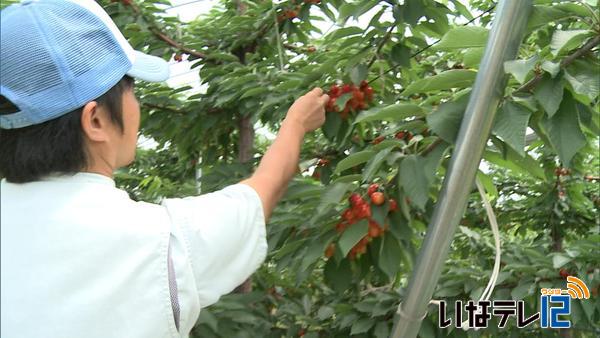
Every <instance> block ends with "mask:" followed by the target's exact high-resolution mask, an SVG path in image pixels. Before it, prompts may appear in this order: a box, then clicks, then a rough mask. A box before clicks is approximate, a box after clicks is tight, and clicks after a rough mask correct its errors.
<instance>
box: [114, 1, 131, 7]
mask: <svg viewBox="0 0 600 338" xmlns="http://www.w3.org/2000/svg"><path fill="white" fill-rule="evenodd" d="M110 2H121V3H123V5H125V6H129V5H131V0H110Z"/></svg>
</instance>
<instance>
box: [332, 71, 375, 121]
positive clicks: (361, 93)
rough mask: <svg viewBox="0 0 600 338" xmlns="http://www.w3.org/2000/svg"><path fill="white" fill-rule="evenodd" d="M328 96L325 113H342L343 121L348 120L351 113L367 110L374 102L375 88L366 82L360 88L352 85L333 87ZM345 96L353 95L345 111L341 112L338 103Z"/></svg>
mask: <svg viewBox="0 0 600 338" xmlns="http://www.w3.org/2000/svg"><path fill="white" fill-rule="evenodd" d="M327 94H328V95H329V102H327V105H326V106H325V111H327V112H337V113H340V115H341V117H342V118H343V119H347V118H348V115H349V114H350V112H358V111H360V110H363V109H366V108H367V106H368V103H370V102H371V101H373V88H372V87H371V86H369V83H368V82H367V81H364V80H363V81H362V82H361V83H360V86H359V87H357V86H355V85H354V84H351V83H350V84H343V85H341V86H338V85H332V86H331V88H330V89H329V92H328V93H327ZM344 94H352V97H351V98H350V99H349V100H348V101H347V102H346V105H345V106H344V109H342V111H340V109H339V107H338V106H337V104H336V101H337V99H338V98H339V97H340V96H342V95H344Z"/></svg>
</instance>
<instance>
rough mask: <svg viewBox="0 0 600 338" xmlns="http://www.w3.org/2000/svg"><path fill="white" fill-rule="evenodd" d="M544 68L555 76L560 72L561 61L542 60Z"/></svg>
mask: <svg viewBox="0 0 600 338" xmlns="http://www.w3.org/2000/svg"><path fill="white" fill-rule="evenodd" d="M541 67H542V69H543V70H545V71H547V72H548V73H550V75H551V76H552V78H555V77H556V75H557V74H558V72H560V63H558V62H552V61H548V60H546V61H544V62H542V66H541Z"/></svg>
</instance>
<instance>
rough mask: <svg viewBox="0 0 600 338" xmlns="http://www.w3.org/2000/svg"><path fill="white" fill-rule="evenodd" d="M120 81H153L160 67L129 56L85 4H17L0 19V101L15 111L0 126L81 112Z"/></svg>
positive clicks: (163, 73) (151, 59) (52, 0)
mask: <svg viewBox="0 0 600 338" xmlns="http://www.w3.org/2000/svg"><path fill="white" fill-rule="evenodd" d="M124 75H129V76H132V77H135V78H139V79H141V80H145V81H151V82H160V81H165V80H166V79H167V78H168V77H169V68H168V64H167V62H166V61H165V60H163V59H161V58H159V57H156V56H151V55H147V54H144V53H142V52H139V51H136V50H134V49H133V47H131V45H130V44H129V43H128V42H127V40H126V39H125V37H124V36H123V34H121V32H120V31H119V29H118V28H117V26H116V25H115V23H114V22H113V21H112V20H111V18H110V16H108V14H107V13H106V12H105V11H104V9H102V7H100V5H98V4H97V3H96V2H95V1H93V0H25V1H22V2H21V3H19V4H15V5H11V6H9V7H7V8H5V9H4V10H2V14H1V15H0V95H3V96H4V97H6V98H7V99H8V100H10V101H11V102H12V103H13V104H14V105H16V106H17V107H18V109H19V111H18V112H16V113H12V114H7V115H0V127H1V128H4V129H12V128H22V127H26V126H30V125H34V124H39V123H42V122H45V121H48V120H52V119H54V118H57V117H59V116H61V115H64V114H66V113H68V112H70V111H73V110H75V109H77V108H80V107H82V106H84V105H85V104H86V103H88V102H89V101H92V100H94V99H96V98H98V97H100V96H102V94H104V93H106V92H107V91H108V90H109V89H110V88H112V87H113V86H114V85H115V84H117V82H119V80H121V78H123V76H124Z"/></svg>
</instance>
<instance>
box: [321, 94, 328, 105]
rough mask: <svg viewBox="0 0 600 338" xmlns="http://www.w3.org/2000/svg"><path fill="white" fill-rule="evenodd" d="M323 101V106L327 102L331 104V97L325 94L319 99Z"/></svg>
mask: <svg viewBox="0 0 600 338" xmlns="http://www.w3.org/2000/svg"><path fill="white" fill-rule="evenodd" d="M319 99H320V100H321V105H323V106H325V105H326V104H327V102H329V95H327V94H325V95H323V96H321V97H320V98H319Z"/></svg>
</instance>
